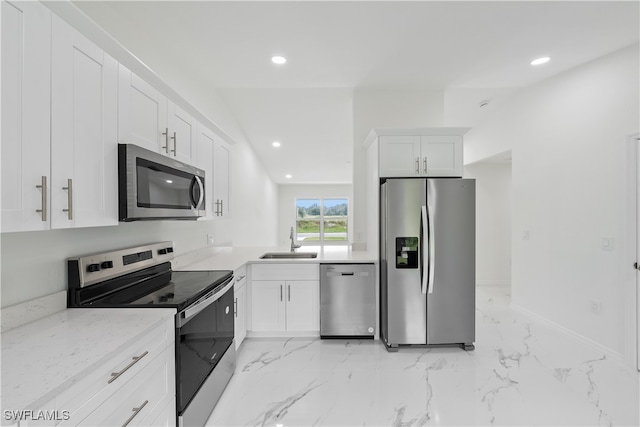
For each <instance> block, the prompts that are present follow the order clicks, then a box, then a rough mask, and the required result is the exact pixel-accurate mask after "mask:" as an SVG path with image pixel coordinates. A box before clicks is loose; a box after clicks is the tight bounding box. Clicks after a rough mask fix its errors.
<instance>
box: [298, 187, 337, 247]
mask: <svg viewBox="0 0 640 427" xmlns="http://www.w3.org/2000/svg"><path fill="white" fill-rule="evenodd" d="M348 214H349V200H348V199H346V198H326V199H321V198H308V199H296V240H297V241H298V242H299V243H303V244H332V243H337V244H340V243H347V242H348V237H347V230H348V222H349V220H348Z"/></svg>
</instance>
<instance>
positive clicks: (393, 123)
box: [353, 88, 444, 251]
mask: <svg viewBox="0 0 640 427" xmlns="http://www.w3.org/2000/svg"><path fill="white" fill-rule="evenodd" d="M443 112H444V91H440V90H409V89H370V88H369V89H359V90H356V91H355V93H354V99H353V123H354V125H353V132H354V136H353V137H354V139H353V194H354V199H353V214H354V225H355V230H354V231H355V234H354V235H355V236H356V237H359V236H362V240H360V239H359V238H356V239H355V241H354V242H355V243H356V244H355V245H354V248H357V249H369V250H374V251H375V250H377V248H375V247H367V245H366V244H367V241H369V240H370V241H373V242H376V241H377V238H375V236H376V235H377V229H376V230H369V229H368V228H371V227H367V212H368V208H367V200H366V194H367V179H368V178H367V152H366V150H365V149H364V148H363V146H362V143H363V142H364V140H365V138H366V137H367V135H368V134H369V132H370V131H371V129H373V128H419V127H436V126H442V125H443Z"/></svg>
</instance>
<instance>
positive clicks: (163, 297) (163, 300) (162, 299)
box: [160, 295, 169, 302]
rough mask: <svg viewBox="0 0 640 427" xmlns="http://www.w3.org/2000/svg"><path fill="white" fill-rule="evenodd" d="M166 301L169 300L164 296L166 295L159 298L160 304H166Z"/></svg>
mask: <svg viewBox="0 0 640 427" xmlns="http://www.w3.org/2000/svg"><path fill="white" fill-rule="evenodd" d="M168 299H169V298H167V296H166V295H162V296H161V297H160V302H167V300H168Z"/></svg>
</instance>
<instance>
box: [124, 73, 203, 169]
mask: <svg viewBox="0 0 640 427" xmlns="http://www.w3.org/2000/svg"><path fill="white" fill-rule="evenodd" d="M119 74H120V77H119V82H118V86H119V88H118V141H119V142H122V143H132V144H136V145H139V146H140V147H144V148H146V149H148V150H151V151H155V152H159V153H162V154H164V155H166V156H169V157H174V158H175V159H176V160H179V161H181V162H184V163H188V164H191V163H192V162H193V160H194V158H195V155H194V154H195V150H196V145H197V142H196V134H197V132H196V122H195V120H194V119H193V117H192V116H191V115H189V114H187V113H186V112H185V111H184V110H182V109H181V108H180V107H178V106H177V105H176V104H174V103H173V102H172V101H169V100H168V99H167V97H166V96H164V95H163V94H162V93H161V92H160V91H158V90H157V89H155V88H154V87H153V86H151V85H150V84H148V83H147V82H145V81H144V80H142V79H141V78H140V77H138V76H137V75H135V74H134V73H132V72H131V71H130V70H128V69H127V68H126V67H125V66H123V65H120V71H119Z"/></svg>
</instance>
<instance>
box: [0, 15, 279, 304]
mask: <svg viewBox="0 0 640 427" xmlns="http://www.w3.org/2000/svg"><path fill="white" fill-rule="evenodd" d="M72 15H73V14H71V15H70V16H72ZM78 22H80V23H84V24H86V25H89V24H87V23H86V22H85V21H84V20H83V19H80V20H79V21H78ZM148 49H150V52H151V53H153V52H155V51H157V46H155V45H154V44H150V45H149V46H148ZM140 56H141V57H144V56H145V53H144V52H140ZM151 56H152V55H151ZM130 60H131V59H129V61H130ZM153 71H155V72H156V73H157V75H158V76H160V78H161V79H163V81H164V82H165V83H166V84H167V85H168V86H170V87H171V88H172V89H173V90H175V91H176V92H177V93H179V94H180V95H181V96H182V97H183V98H185V99H186V100H187V101H188V102H189V103H191V104H192V105H193V106H194V107H195V108H196V109H198V110H199V111H200V112H201V113H202V114H204V116H206V117H208V118H210V119H211V120H212V121H213V122H214V123H215V124H216V125H217V126H218V127H219V128H220V129H222V130H223V131H224V132H225V133H226V134H227V135H229V136H230V137H231V139H233V140H234V141H233V142H235V144H234V145H233V147H232V150H231V151H232V154H231V155H232V157H231V183H230V186H231V189H230V191H231V193H230V197H231V203H232V205H231V209H232V212H231V218H230V219H218V220H214V221H197V222H196V221H153V222H134V223H128V224H124V223H123V224H120V225H118V226H114V227H99V228H84V229H73V230H53V231H45V232H29V233H3V234H2V235H0V237H1V242H0V244H1V249H0V253H1V259H0V263H1V265H2V272H1V287H0V293H1V294H2V301H1V306H2V307H7V306H11V305H14V304H17V303H20V302H23V301H28V300H31V299H34V298H39V297H42V296H45V295H49V294H52V293H55V292H58V291H62V290H65V289H66V288H67V277H66V263H65V259H66V258H67V257H70V256H78V255H85V254H88V253H93V252H102V251H108V250H112V249H118V248H124V247H129V246H132V245H138V244H144V243H150V242H155V241H160V240H172V241H175V243H176V254H177V255H180V254H183V253H186V252H189V251H192V250H196V249H199V248H202V247H204V246H206V244H207V241H206V235H207V234H213V235H214V239H215V242H216V245H225V244H231V243H233V244H235V245H258V246H271V245H274V244H275V243H276V230H275V224H276V223H277V213H278V212H277V203H278V186H277V185H276V184H275V183H274V182H273V181H271V179H270V177H269V175H268V174H267V172H266V170H265V168H264V167H263V165H262V164H261V162H260V161H259V159H258V158H257V156H256V155H255V153H254V152H253V150H252V149H251V147H250V144H249V142H248V141H247V139H246V138H245V136H244V134H243V132H242V130H241V128H240V126H239V125H238V123H237V122H236V120H235V118H234V117H233V115H232V114H231V113H230V111H229V109H228V108H227V106H226V105H225V103H224V101H223V100H222V98H221V97H220V96H219V94H218V93H215V92H213V93H212V92H208V93H203V92H202V90H201V85H199V84H198V83H197V81H194V80H193V79H191V78H190V76H189V75H188V74H185V73H188V70H186V69H185V68H184V64H173V65H172V66H171V68H164V69H159V68H155V69H154V70H153ZM193 163H196V161H194V162H193Z"/></svg>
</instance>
